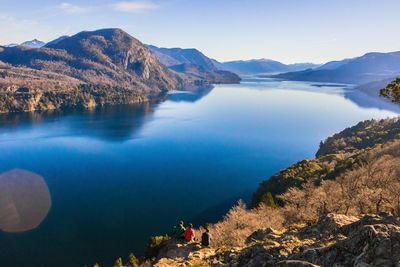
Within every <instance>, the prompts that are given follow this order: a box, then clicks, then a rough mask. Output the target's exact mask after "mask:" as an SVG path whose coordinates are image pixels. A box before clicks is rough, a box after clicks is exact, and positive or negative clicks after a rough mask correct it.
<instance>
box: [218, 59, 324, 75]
mask: <svg viewBox="0 0 400 267" xmlns="http://www.w3.org/2000/svg"><path fill="white" fill-rule="evenodd" d="M214 64H215V66H217V67H218V68H219V69H222V70H228V71H232V72H235V73H237V74H239V75H252V74H267V73H282V72H290V71H299V70H305V69H311V68H316V67H318V66H320V65H317V64H312V63H296V64H289V65H287V64H283V63H281V62H279V61H275V60H271V59H252V60H239V61H228V62H223V63H221V62H216V61H214Z"/></svg>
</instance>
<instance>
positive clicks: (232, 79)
mask: <svg viewBox="0 0 400 267" xmlns="http://www.w3.org/2000/svg"><path fill="white" fill-rule="evenodd" d="M148 47H149V48H150V49H151V50H152V51H153V53H154V54H155V55H156V57H157V58H158V60H159V61H160V62H161V63H162V64H164V65H165V66H167V67H169V68H170V69H172V70H174V71H177V72H179V73H181V75H184V74H186V77H185V76H182V78H183V79H185V78H186V80H187V81H189V82H191V83H204V82H206V83H239V82H240V78H239V76H237V75H236V74H234V73H232V72H229V71H223V70H218V69H217V68H216V66H215V65H214V61H215V60H212V59H210V58H208V57H207V56H205V55H204V54H203V53H202V52H200V51H199V50H197V49H193V48H191V49H182V48H159V47H156V46H153V45H148Z"/></svg>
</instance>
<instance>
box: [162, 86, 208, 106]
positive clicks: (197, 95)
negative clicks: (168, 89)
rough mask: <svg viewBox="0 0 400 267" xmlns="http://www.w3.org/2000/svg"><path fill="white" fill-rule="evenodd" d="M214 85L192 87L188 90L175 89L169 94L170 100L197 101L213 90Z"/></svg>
mask: <svg viewBox="0 0 400 267" xmlns="http://www.w3.org/2000/svg"><path fill="white" fill-rule="evenodd" d="M213 89H214V86H212V85H209V86H204V87H196V88H191V89H190V90H187V91H175V92H172V93H171V94H169V96H168V100H170V101H173V102H191V103H195V102H197V101H199V100H200V99H202V98H203V97H205V96H207V95H208V94H209V93H210V92H211V91H212V90H213Z"/></svg>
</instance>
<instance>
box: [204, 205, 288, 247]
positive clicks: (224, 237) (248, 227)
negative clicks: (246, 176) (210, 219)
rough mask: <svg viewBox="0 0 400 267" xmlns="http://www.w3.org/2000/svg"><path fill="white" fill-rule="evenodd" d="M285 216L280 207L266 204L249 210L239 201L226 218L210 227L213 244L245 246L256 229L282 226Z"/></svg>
mask: <svg viewBox="0 0 400 267" xmlns="http://www.w3.org/2000/svg"><path fill="white" fill-rule="evenodd" d="M283 221H284V220H283V217H282V215H281V212H280V211H279V210H278V209H272V208H269V207H266V206H260V207H259V208H256V209H252V210H248V209H246V205H245V204H244V203H243V202H242V201H239V203H238V204H237V205H236V206H235V207H233V208H232V209H231V210H230V211H229V212H228V214H227V215H226V216H225V217H224V219H223V220H222V221H221V222H219V223H217V224H214V225H212V226H210V227H209V229H210V233H211V235H212V237H213V241H212V245H213V246H218V247H220V246H232V247H236V246H243V245H244V242H245V240H246V238H247V237H248V236H249V235H250V234H252V233H253V232H254V231H256V230H258V229H261V228H266V227H275V228H280V227H281V226H282V225H283Z"/></svg>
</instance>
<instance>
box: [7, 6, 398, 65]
mask: <svg viewBox="0 0 400 267" xmlns="http://www.w3.org/2000/svg"><path fill="white" fill-rule="evenodd" d="M0 6H1V9H0V44H8V43H15V42H16V43H19V42H22V41H25V40H30V39H33V38H38V39H40V40H43V41H50V40H52V39H55V38H57V37H58V36H61V35H65V34H67V35H72V34H74V33H77V32H79V31H82V30H94V29H99V28H111V27H113V28H114V27H118V28H122V29H123V30H125V31H127V32H128V33H130V34H131V35H133V36H135V37H136V38H138V39H139V40H141V41H142V42H144V43H148V44H154V45H157V46H163V47H183V48H188V47H195V48H198V49H199V50H201V51H202V52H204V53H205V54H206V55H208V56H210V57H213V58H216V59H218V60H222V61H226V60H236V59H251V58H270V59H275V60H279V61H282V62H285V63H294V62H314V63H322V62H326V61H329V60H334V59H342V58H347V57H354V56H359V55H362V54H364V53H366V52H370V51H381V52H388V51H398V50H400V35H399V34H398V31H399V29H398V27H399V26H400V16H399V13H398V12H399V10H400V1H399V0H324V1H321V0H318V1H317V0H196V1H195V0H143V1H135V0H133V1H130V0H126V1H125V0H121V1H118V0H99V1H94V0H88V1H77V0H60V1H54V0H35V1H21V0H0Z"/></svg>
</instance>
